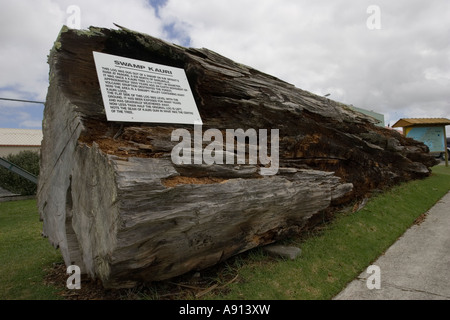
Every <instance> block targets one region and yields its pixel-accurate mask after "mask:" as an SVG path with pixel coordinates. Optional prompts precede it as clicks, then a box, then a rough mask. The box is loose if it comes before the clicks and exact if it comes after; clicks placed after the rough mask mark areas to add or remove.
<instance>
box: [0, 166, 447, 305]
mask: <svg viewBox="0 0 450 320" xmlns="http://www.w3.org/2000/svg"><path fill="white" fill-rule="evenodd" d="M449 190H450V168H446V167H444V166H437V167H434V168H433V175H432V176H431V177H429V178H427V179H424V180H416V181H411V182H408V183H404V184H401V185H399V186H396V187H394V188H392V189H391V190H389V191H386V192H383V193H382V194H379V195H377V196H374V197H373V198H371V199H370V200H369V201H368V203H367V205H366V206H365V207H364V208H363V209H362V210H360V211H358V212H355V213H351V212H342V213H339V214H337V216H336V218H335V219H334V220H333V221H332V222H330V223H328V224H326V225H325V226H324V227H323V228H322V229H321V230H320V232H314V233H311V234H309V236H308V237H302V239H300V238H293V239H287V240H285V241H284V242H283V243H284V244H286V245H295V246H299V247H300V248H301V249H302V254H301V256H300V257H299V258H297V259H296V260H294V261H291V260H282V259H273V258H270V257H268V256H267V255H266V254H265V253H264V252H263V251H262V250H260V249H256V250H251V251H250V252H248V253H245V254H242V255H239V256H237V257H235V258H232V259H230V260H229V261H227V262H225V263H223V264H222V265H221V266H220V267H218V268H215V269H214V270H215V271H214V275H213V276H212V278H211V279H212V283H215V284H216V286H217V288H220V289H216V290H212V291H211V292H210V293H209V294H204V295H202V297H201V298H202V299H246V300H250V299H269V300H270V299H273V300H278V299H283V300H290V299H299V300H328V299H331V298H332V297H333V296H334V295H336V294H337V293H339V292H340V291H341V290H342V289H343V288H344V287H345V286H346V284H347V283H348V282H350V281H351V280H353V279H354V278H355V277H356V276H358V275H359V274H360V273H361V272H363V271H364V270H365V269H366V268H367V266H369V265H370V264H371V263H372V262H373V261H375V260H376V259H377V258H378V257H379V256H380V254H382V253H383V252H384V251H385V250H386V249H387V248H388V247H389V246H390V245H391V244H392V243H394V242H395V240H396V239H398V237H400V236H401V235H402V234H403V233H404V232H405V231H406V230H407V229H408V228H409V227H410V226H411V225H412V224H413V223H414V221H415V220H416V219H417V218H418V217H419V216H421V215H422V214H423V213H425V212H426V211H428V209H430V208H431V207H432V206H433V205H434V204H435V203H436V202H437V201H438V200H439V199H440V198H441V197H442V196H444V195H445V194H446V193H447V192H448V191H449ZM41 230H42V222H40V221H39V218H38V213H37V208H36V201H35V200H26V201H14V202H3V203H0V242H1V246H0V299H1V300H24V299H40V300H54V299H61V297H60V296H58V294H57V292H58V291H61V288H64V286H65V283H63V284H61V287H59V288H56V287H53V286H51V285H46V284H45V282H44V277H45V275H46V274H47V273H48V270H49V269H50V268H51V267H52V264H53V263H60V262H61V261H62V258H61V255H60V253H59V251H58V250H55V249H54V248H53V247H52V246H51V245H50V244H49V242H48V240H47V239H44V238H42V236H41V234H40V233H41ZM207 273H208V272H205V274H207ZM209 276H211V272H209ZM231 278H233V279H236V281H232V282H231V283H227V280H226V279H228V280H229V279H231ZM225 283H226V285H224V284H225ZM161 288H164V286H158V287H157V288H153V289H151V290H150V292H151V294H150V295H149V294H148V292H149V291H147V293H143V294H141V295H139V294H138V295H134V296H137V297H141V298H143V299H147V298H153V299H155V298H156V299H158V297H161V296H164V293H165V292H164V291H161ZM147 290H148V289H147ZM182 297H185V295H183V296H182ZM188 297H189V296H188ZM194 298H195V297H194Z"/></svg>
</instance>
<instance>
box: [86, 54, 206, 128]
mask: <svg viewBox="0 0 450 320" xmlns="http://www.w3.org/2000/svg"><path fill="white" fill-rule="evenodd" d="M93 54H94V61H95V67H96V70H97V75H98V79H99V82H100V89H101V92H102V97H103V104H104V106H105V112H106V117H107V119H108V121H123V122H155V123H180V124H181V123H182V124H199V125H201V124H203V123H202V120H201V117H200V114H199V112H198V109H197V105H196V104H195V100H194V97H193V95H192V91H191V88H190V86H189V82H188V80H187V77H186V73H185V72H184V69H180V68H175V67H170V66H165V65H161V64H155V63H150V62H146V61H140V60H134V59H129V58H124V57H119V56H114V55H110V54H105V53H100V52H93Z"/></svg>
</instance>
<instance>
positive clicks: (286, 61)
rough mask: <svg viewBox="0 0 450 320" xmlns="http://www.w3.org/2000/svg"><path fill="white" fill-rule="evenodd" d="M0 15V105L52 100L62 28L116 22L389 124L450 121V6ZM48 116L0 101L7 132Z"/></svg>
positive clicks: (241, 0) (51, 4) (189, 2)
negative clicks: (51, 73)
mask: <svg viewBox="0 0 450 320" xmlns="http://www.w3.org/2000/svg"><path fill="white" fill-rule="evenodd" d="M0 8H1V11H0V43H1V45H0V98H12V99H25V100H33V101H45V97H46V93H47V88H48V64H47V55H48V53H49V50H50V49H51V47H52V46H53V42H54V41H55V39H56V38H57V36H58V33H59V31H60V29H61V27H62V26H63V25H69V26H72V27H78V25H79V27H80V28H82V29H86V28H88V27H89V26H99V27H107V28H116V27H115V26H114V25H113V23H117V24H119V25H122V26H125V27H127V28H130V29H133V30H136V31H139V32H143V33H147V34H150V35H152V36H155V37H159V38H162V39H164V40H167V41H170V42H173V43H177V44H181V45H184V46H190V47H197V48H198V47H205V48H208V49H210V50H213V51H216V52H218V53H220V54H222V55H224V56H227V57H228V58H231V59H233V60H235V61H237V62H240V63H243V64H246V65H249V66H251V67H254V68H256V69H258V70H261V71H263V72H266V73H269V74H271V75H274V76H276V77H278V78H280V79H282V80H284V81H287V82H290V83H292V84H294V85H295V86H297V87H299V88H301V89H304V90H308V91H310V92H312V93H315V94H318V95H325V94H330V96H329V98H331V99H333V100H336V101H339V102H342V103H346V104H352V105H354V106H356V107H360V108H365V109H368V110H373V111H375V112H378V113H382V114H384V115H385V121H386V123H387V124H391V125H392V124H394V123H395V122H396V121H397V120H399V119H400V118H417V117H427V118H428V117H445V118H450V1H448V0H427V1H425V0H395V1H392V0H370V1H366V0H332V1H331V0H329V1H325V0H315V1H312V0H128V1H124V0H96V1H92V0H80V1H76V0H67V1H66V0H0ZM42 113H43V105H41V104H29V103H19V102H10V101H3V100H0V127H4V128H33V129H36V128H41V122H42ZM447 131H450V129H449V128H447ZM447 135H450V134H449V132H448V133H447Z"/></svg>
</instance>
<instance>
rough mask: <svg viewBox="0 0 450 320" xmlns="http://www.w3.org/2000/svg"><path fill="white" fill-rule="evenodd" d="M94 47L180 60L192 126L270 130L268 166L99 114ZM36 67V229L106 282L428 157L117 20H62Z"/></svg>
mask: <svg viewBox="0 0 450 320" xmlns="http://www.w3.org/2000/svg"><path fill="white" fill-rule="evenodd" d="M93 51H98V52H104V53H109V54H113V55H118V56H123V57H128V58H132V59H138V60H143V61H148V62H153V63H159V64H164V65H169V66H173V67H179V68H183V69H184V70H185V71H186V75H187V77H188V80H189V83H190V86H191V90H192V92H193V95H194V98H195V101H196V104H197V107H198V109H199V112H200V115H201V117H202V120H203V123H204V126H203V130H207V129H209V128H216V129H219V130H222V131H223V132H225V130H226V129H238V128H242V129H244V130H246V129H249V128H253V129H255V130H258V129H267V130H270V129H278V130H279V132H280V139H279V155H280V159H279V160H280V164H279V166H280V168H279V171H278V174H276V175H273V176H261V175H260V174H259V173H258V172H259V166H260V164H241V165H230V164H224V165H220V164H212V165H206V164H192V165H175V164H174V163H173V162H172V161H171V157H170V153H171V150H172V148H173V147H174V145H176V144H177V142H173V141H171V132H172V131H173V130H174V129H177V128H186V129H187V130H190V132H192V130H193V128H192V127H189V126H183V125H170V124H164V125H162V124H148V123H117V122H108V121H107V120H106V116H105V111H104V107H103V103H102V97H101V93H100V88H99V83H98V78H97V75H96V71H95V65H94V60H93V55H92V52H93ZM49 65H50V86H49V89H48V94H47V101H46V105H45V111H44V121H43V132H44V140H43V144H42V151H41V153H42V158H41V172H40V179H39V186H38V207H39V213H40V216H41V219H42V220H43V222H44V234H45V235H46V236H47V237H48V238H49V241H50V242H51V243H52V244H53V245H54V246H55V247H59V248H60V249H61V252H62V255H63V257H64V260H65V263H66V264H67V265H70V264H77V265H79V266H80V267H81V268H82V269H83V271H84V272H85V273H88V274H89V275H90V276H91V277H93V278H99V279H100V280H101V281H102V283H103V284H104V286H105V287H112V288H120V287H132V286H134V285H136V284H137V283H139V282H150V281H157V280H163V279H168V278H172V277H175V276H177V275H181V274H184V273H186V272H189V271H192V270H200V269H203V268H207V267H209V266H212V265H215V264H217V263H219V262H221V261H224V260H226V259H227V258H229V257H231V256H233V255H236V254H238V253H240V252H243V251H246V250H249V249H251V248H255V247H257V246H262V245H266V244H268V243H273V242H275V241H277V240H279V239H282V238H283V237H286V236H288V235H291V234H295V233H299V232H301V230H302V228H303V227H304V226H305V225H306V224H307V223H308V222H309V221H310V220H311V218H312V217H314V216H316V215H318V214H321V213H323V212H333V210H335V208H338V207H339V206H340V205H343V204H346V203H349V202H351V201H354V200H357V199H361V198H363V197H366V196H368V195H369V194H370V192H372V191H373V190H374V189H382V188H385V187H389V186H392V185H394V184H397V183H399V182H401V181H407V180H410V179H417V178H423V177H426V176H428V175H429V174H430V169H429V167H431V166H432V165H434V164H435V160H434V159H433V157H431V156H430V155H429V154H428V149H427V147H426V146H425V145H424V144H422V143H419V142H417V141H414V140H412V139H408V138H405V137H403V136H402V135H400V134H399V133H398V132H396V131H392V130H388V129H385V128H380V127H376V126H375V125H374V120H373V119H372V118H369V117H367V116H365V115H363V114H361V113H358V112H356V111H353V110H352V109H351V108H350V107H348V106H345V105H343V104H341V103H338V102H335V101H332V100H329V99H327V98H324V97H320V96H317V95H314V94H312V93H310V92H307V91H304V90H301V89H299V88H296V87H295V86H293V85H291V84H289V83H286V82H284V81H282V80H280V79H277V78H275V77H273V76H270V75H267V74H265V73H262V72H260V71H258V70H255V69H253V68H251V67H248V66H244V65H242V64H239V63H237V62H234V61H232V60H230V59H228V58H226V57H223V56H221V55H219V54H217V53H215V52H212V51H210V50H207V49H194V48H184V47H181V46H177V45H173V44H169V43H166V42H164V41H161V40H159V39H156V38H153V37H151V36H148V35H145V34H141V33H137V32H134V31H130V30H128V29H125V28H119V29H118V30H111V29H102V28H93V27H92V28H90V30H85V31H80V30H69V29H67V28H63V29H62V30H61V33H60V35H59V37H58V39H57V40H56V42H55V46H54V47H53V49H52V50H51V53H50V55H49Z"/></svg>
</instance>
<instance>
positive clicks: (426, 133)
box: [406, 127, 445, 152]
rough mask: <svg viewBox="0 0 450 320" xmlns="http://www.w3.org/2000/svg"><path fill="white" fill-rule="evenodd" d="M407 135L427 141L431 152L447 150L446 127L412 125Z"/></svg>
mask: <svg viewBox="0 0 450 320" xmlns="http://www.w3.org/2000/svg"><path fill="white" fill-rule="evenodd" d="M406 136H407V137H409V138H413V139H414V140H417V141H421V142H423V143H425V144H426V145H427V146H428V148H429V149H430V152H443V151H445V135H444V127H412V128H411V129H410V130H409V132H408V133H407V134H406Z"/></svg>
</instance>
